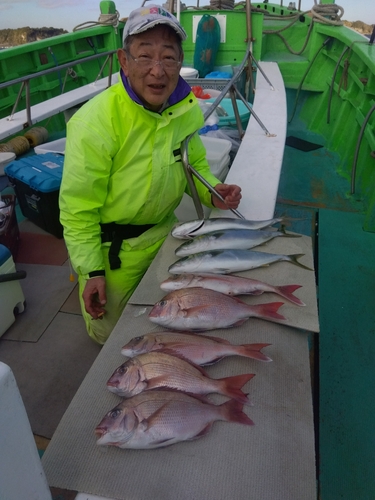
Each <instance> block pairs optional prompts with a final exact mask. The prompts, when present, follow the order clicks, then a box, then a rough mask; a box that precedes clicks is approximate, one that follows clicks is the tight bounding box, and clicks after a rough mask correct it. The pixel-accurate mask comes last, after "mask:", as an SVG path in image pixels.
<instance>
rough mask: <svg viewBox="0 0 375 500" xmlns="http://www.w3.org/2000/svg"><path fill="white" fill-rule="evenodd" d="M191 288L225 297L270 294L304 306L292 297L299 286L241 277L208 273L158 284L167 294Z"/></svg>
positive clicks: (172, 279)
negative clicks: (206, 290) (215, 292)
mask: <svg viewBox="0 0 375 500" xmlns="http://www.w3.org/2000/svg"><path fill="white" fill-rule="evenodd" d="M192 287H194V288H195V287H200V288H208V289H210V290H216V291H217V292H221V293H224V294H225V295H261V294H262V293H263V292H271V293H275V294H277V295H280V296H281V297H284V299H287V300H289V301H290V302H292V303H293V304H296V305H297V306H304V305H306V304H305V303H304V302H302V300H300V299H299V298H298V297H296V296H295V295H293V292H294V291H295V290H297V289H298V288H301V285H279V286H273V285H269V284H268V283H264V282H263V281H259V280H254V279H251V278H245V277H243V276H235V275H229V274H226V275H223V274H209V273H207V274H204V273H201V274H177V275H174V276H171V277H169V278H167V279H166V280H164V281H163V282H162V283H161V284H160V288H161V289H162V290H165V291H167V292H172V291H173V290H180V289H181V288H192Z"/></svg>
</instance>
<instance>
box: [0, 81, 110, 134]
mask: <svg viewBox="0 0 375 500" xmlns="http://www.w3.org/2000/svg"><path fill="white" fill-rule="evenodd" d="M117 80H118V74H117V73H116V74H113V75H112V84H113V83H116V82H117ZM107 87H108V77H105V78H101V79H100V80H98V81H97V82H95V83H89V84H87V85H83V86H82V87H79V88H78V89H74V90H71V91H69V92H66V93H65V94H61V95H58V96H56V97H53V98H52V99H48V100H46V101H44V102H41V103H39V104H35V105H34V106H32V108H31V123H30V124H29V125H30V126H31V125H35V124H36V123H38V122H41V121H42V120H45V119H46V118H49V117H50V116H54V115H57V114H58V113H60V112H62V111H65V110H67V109H69V108H72V107H74V106H77V105H78V104H82V103H83V102H86V101H88V100H89V99H91V98H92V97H94V96H96V95H97V94H99V93H100V92H102V91H103V90H105V89H106V88H107ZM26 122H27V115H26V110H25V109H23V110H21V111H18V112H17V113H14V115H13V118H12V120H9V117H6V118H2V119H1V120H0V141H2V140H4V139H6V138H7V137H9V136H11V135H13V134H16V133H17V132H22V131H23V130H24V129H25V128H26V127H25V123H26Z"/></svg>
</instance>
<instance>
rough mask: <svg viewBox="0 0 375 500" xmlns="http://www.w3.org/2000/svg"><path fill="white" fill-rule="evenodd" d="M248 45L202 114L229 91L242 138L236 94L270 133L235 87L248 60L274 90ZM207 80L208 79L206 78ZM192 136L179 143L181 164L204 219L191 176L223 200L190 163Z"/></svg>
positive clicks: (206, 114) (207, 115)
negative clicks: (219, 91)
mask: <svg viewBox="0 0 375 500" xmlns="http://www.w3.org/2000/svg"><path fill="white" fill-rule="evenodd" d="M250 47H251V41H249V42H248V46H247V50H246V54H245V56H244V58H243V60H242V62H241V64H240V66H239V67H238V69H237V71H236V72H235V74H234V75H233V76H232V78H231V79H230V80H229V81H228V83H227V84H226V85H225V86H224V88H223V90H222V91H221V93H220V94H219V95H218V97H217V98H216V99H215V101H214V102H213V103H212V106H211V107H210V108H209V109H208V110H207V111H206V112H205V114H204V120H205V121H206V120H207V119H208V118H209V117H210V116H211V114H212V113H213V112H214V111H215V110H216V109H217V107H218V106H219V105H220V103H221V101H222V100H223V99H224V97H225V96H226V95H227V94H228V93H229V95H230V98H231V100H232V106H233V111H234V115H235V119H236V124H237V129H238V132H239V134H240V137H241V139H242V136H243V130H242V124H241V118H240V113H239V111H238V106H237V100H236V96H238V97H239V98H240V100H241V101H242V102H243V103H244V104H245V106H246V107H247V109H248V110H249V111H250V114H251V115H252V116H253V117H254V118H255V120H256V121H257V123H258V124H259V125H260V127H261V128H262V129H263V131H264V132H265V134H266V135H267V136H268V137H270V136H271V135H272V134H270V132H269V131H268V130H267V128H266V127H265V125H264V124H263V123H262V121H261V120H260V119H259V117H258V116H257V115H256V113H255V112H254V110H253V109H252V107H251V106H250V104H249V103H248V102H247V100H246V99H245V98H244V96H243V95H242V94H241V92H240V91H239V90H238V88H237V82H238V81H239V79H240V77H241V75H242V73H243V71H245V70H246V68H247V66H248V65H249V64H250V62H253V63H255V65H256V67H257V69H258V70H259V71H260V72H261V73H262V75H263V76H264V78H265V80H266V81H267V83H268V84H269V85H270V88H271V90H274V87H273V85H272V83H271V82H270V81H269V80H268V78H267V76H266V75H265V74H264V72H263V70H262V69H261V68H260V66H259V65H258V64H257V62H256V61H255V59H254V57H253V55H252V53H251V50H250ZM208 82H209V80H208ZM208 84H209V83H208ZM195 133H196V132H195ZM193 136H194V134H191V135H189V136H188V137H187V138H186V139H185V141H183V143H182V145H181V157H182V165H183V168H184V172H185V175H186V178H187V182H188V185H189V188H190V191H191V196H192V198H193V202H194V206H195V209H196V211H197V216H198V218H199V219H204V211H203V206H202V203H201V201H200V198H199V195H198V192H197V189H196V186H195V184H194V180H193V177H195V178H196V179H198V180H199V181H200V182H201V183H202V184H203V185H204V186H205V187H206V188H207V189H208V190H209V191H210V193H211V194H213V195H214V196H216V197H217V198H219V199H220V200H221V201H222V202H224V203H225V200H224V199H223V197H222V196H221V195H220V194H219V193H218V192H217V191H216V189H215V188H214V187H213V186H212V185H211V184H210V183H209V182H207V181H206V179H204V178H203V177H202V176H201V175H200V173H199V172H197V170H195V168H194V167H193V166H192V165H191V164H190V162H189V152H188V149H189V142H190V140H191V138H192V137H193ZM230 210H231V211H232V212H233V213H234V214H235V215H237V217H239V218H241V219H244V218H245V217H244V216H243V215H242V214H240V212H238V211H237V210H234V209H230Z"/></svg>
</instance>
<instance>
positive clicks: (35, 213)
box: [5, 153, 64, 238]
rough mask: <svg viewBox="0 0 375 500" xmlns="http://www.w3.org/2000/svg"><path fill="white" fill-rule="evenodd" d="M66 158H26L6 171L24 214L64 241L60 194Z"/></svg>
mask: <svg viewBox="0 0 375 500" xmlns="http://www.w3.org/2000/svg"><path fill="white" fill-rule="evenodd" d="M63 163H64V156H62V155H58V154H54V153H46V154H43V155H35V156H27V157H25V158H24V159H22V160H16V161H14V162H12V163H10V164H9V165H7V166H6V167H5V173H6V175H7V176H8V178H9V180H10V182H11V184H12V185H13V187H14V190H15V192H16V196H17V199H18V202H19V205H20V208H21V211H22V214H23V215H24V216H25V217H27V218H28V219H30V220H31V221H32V222H34V223H35V224H36V225H37V226H39V227H41V228H42V229H44V230H45V231H47V232H48V233H51V234H53V235H54V236H56V237H57V238H62V237H63V227H62V225H61V223H60V219H59V217H60V210H59V192H60V185H61V178H62V170H63Z"/></svg>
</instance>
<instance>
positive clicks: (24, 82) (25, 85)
mask: <svg viewBox="0 0 375 500" xmlns="http://www.w3.org/2000/svg"><path fill="white" fill-rule="evenodd" d="M116 52H117V51H116V50H111V51H108V52H102V53H100V54H95V55H92V56H87V57H84V58H82V59H77V60H76V61H74V62H72V61H71V62H69V63H64V64H60V65H57V66H54V67H53V68H49V69H45V70H43V71H38V72H37V73H31V74H29V75H27V76H23V77H19V78H15V79H13V80H9V81H8V82H4V83H0V90H2V89H4V88H7V87H11V86H13V85H18V84H19V83H21V88H20V90H19V92H18V95H17V98H16V102H15V103H14V106H13V109H12V112H11V114H10V116H9V117H8V120H9V121H11V120H12V119H13V116H14V114H15V112H16V111H17V107H18V104H19V102H20V99H21V96H22V94H23V92H24V91H25V96H26V107H25V111H26V120H27V123H29V124H31V123H32V116H31V108H32V106H31V103H30V81H31V80H33V79H35V78H39V77H41V76H45V75H49V74H51V73H56V72H58V71H61V70H65V69H66V70H67V72H69V71H71V68H72V67H73V66H76V65H77V64H84V63H86V62H89V61H92V60H94V59H98V58H100V57H105V58H106V59H105V61H104V63H103V65H102V66H101V68H100V70H99V72H98V75H97V77H96V79H95V81H94V82H93V83H95V82H96V81H97V80H98V79H99V78H100V76H101V75H102V73H103V71H104V68H105V67H106V65H107V64H108V62H109V74H108V86H109V87H110V86H111V85H112V69H113V55H114V54H115V53H116Z"/></svg>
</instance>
